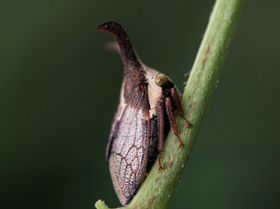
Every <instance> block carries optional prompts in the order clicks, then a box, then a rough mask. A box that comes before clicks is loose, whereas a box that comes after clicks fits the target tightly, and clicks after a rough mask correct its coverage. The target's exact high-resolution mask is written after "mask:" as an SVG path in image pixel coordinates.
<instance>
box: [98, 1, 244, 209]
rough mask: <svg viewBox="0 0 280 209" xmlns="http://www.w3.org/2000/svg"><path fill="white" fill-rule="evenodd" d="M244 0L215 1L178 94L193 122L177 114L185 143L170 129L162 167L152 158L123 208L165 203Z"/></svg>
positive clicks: (101, 207)
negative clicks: (189, 126) (133, 195)
mask: <svg viewBox="0 0 280 209" xmlns="http://www.w3.org/2000/svg"><path fill="white" fill-rule="evenodd" d="M244 2H245V0H217V1H216V3H215V6H214V9H213V12H212V14H211V17H210V20H209V23H208V26H207V29H206V32H205V35H204V38H203V41H202V43H201V46H200V49H199V51H198V54H197V57H196V59H195V62H194V65H193V67H192V71H191V74H190V77H189V80H188V84H187V86H186V88H185V91H184V94H183V97H182V104H183V107H184V109H185V114H186V115H185V117H186V118H187V119H188V120H189V121H190V122H191V123H192V124H193V127H192V128H190V129H188V128H186V124H185V122H184V121H182V120H180V119H179V118H178V122H179V130H180V133H181V137H182V139H183V140H184V143H185V146H184V147H183V148H179V147H178V143H177V140H176V137H175V136H174V135H173V134H172V133H170V134H169V136H168V138H167V140H166V143H165V151H164V154H163V163H164V166H165V169H163V170H159V169H158V168H159V165H158V162H156V163H155V165H154V167H153V168H152V170H151V172H150V173H149V175H148V176H147V178H146V180H145V181H144V183H143V184H142V186H141V188H140V189H139V191H138V192H137V194H136V196H135V197H134V198H133V200H132V202H131V203H130V204H129V205H128V206H126V207H123V208H125V209H148V208H149V209H151V208H153V209H165V208H167V207H168V205H169V202H170V198H171V196H172V194H173V193H174V190H175V188H176V186H177V184H178V181H179V179H180V178H181V176H182V171H183V168H184V166H185V164H186V162H187V160H188V158H189V156H190V152H191V150H192V146H193V144H194V142H195V139H196V138H197V135H198V132H199V129H200V125H201V122H202V119H203V116H204V113H205V110H206V107H207V105H208V103H209V99H210V97H211V95H212V92H213V90H214V89H215V86H216V84H217V81H218V77H219V72H220V71H221V69H222V65H223V63H224V60H225V57H226V54H227V51H228V47H229V44H230V41H231V39H232V37H233V34H234V30H235V27H236V26H237V23H238V20H239V18H240V15H241V11H242V8H243V5H244ZM96 208H98V209H109V208H108V207H107V206H106V205H105V203H104V202H102V201H100V200H99V201H98V202H97V203H96Z"/></svg>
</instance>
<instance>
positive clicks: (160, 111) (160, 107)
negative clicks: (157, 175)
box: [156, 99, 165, 169]
mask: <svg viewBox="0 0 280 209" xmlns="http://www.w3.org/2000/svg"><path fill="white" fill-rule="evenodd" d="M156 111H157V127H158V163H159V169H163V165H162V162H161V158H162V152H163V146H164V139H165V136H164V103H163V99H161V100H160V101H159V102H158V104H157V107H156Z"/></svg>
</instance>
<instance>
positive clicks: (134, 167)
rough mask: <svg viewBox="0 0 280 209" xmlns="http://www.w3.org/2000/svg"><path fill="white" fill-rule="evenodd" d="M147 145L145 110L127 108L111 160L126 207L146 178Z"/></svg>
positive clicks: (112, 148)
mask: <svg viewBox="0 0 280 209" xmlns="http://www.w3.org/2000/svg"><path fill="white" fill-rule="evenodd" d="M148 145H149V139H148V121H147V120H145V110H144V109H143V108H141V107H137V106H136V107H135V106H134V105H133V106H132V105H128V106H127V107H126V108H125V110H124V112H123V115H122V117H121V119H120V121H119V124H118V131H117V134H116V137H115V138H114V141H113V142H112V146H111V152H110V158H109V167H110V173H111V177H112V180H113V184H114V187H115V190H116V193H117V195H118V197H119V199H120V201H121V203H122V204H123V205H125V204H127V203H128V202H129V201H130V199H131V198H132V197H133V195H134V194H135V192H136V191H137V189H138V188H139V186H140V184H141V183H142V181H143V179H144V177H145V173H146V167H147V160H148Z"/></svg>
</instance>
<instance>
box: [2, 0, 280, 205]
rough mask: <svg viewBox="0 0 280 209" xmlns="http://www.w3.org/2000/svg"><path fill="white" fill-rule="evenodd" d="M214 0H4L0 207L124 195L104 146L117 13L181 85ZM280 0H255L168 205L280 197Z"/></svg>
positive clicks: (140, 46) (114, 75)
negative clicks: (111, 31)
mask: <svg viewBox="0 0 280 209" xmlns="http://www.w3.org/2000/svg"><path fill="white" fill-rule="evenodd" d="M213 4H214V0H212V1H205V0H198V1H191V0H178V1H176V2H174V1H148V0H141V1H140V0H138V1H133V2H132V1H129V0H125V1H107V0H106V1H105V0H103V1H101V0H79V1H73V0H67V1H66V0H57V1H55V0H46V1H35V0H34V1H30V0H27V1H19V0H18V1H16V0H11V1H7V0H2V1H1V2H0V27H1V32H0V98H1V99H0V191H1V196H0V198H1V201H0V207H1V208H3V209H4V208H5V209H8V208H11V209H14V208H15V209H17V208H20V209H25V208H26V209H90V208H94V203H95V201H96V200H97V199H99V198H101V199H104V200H105V201H106V203H108V205H109V206H115V207H116V206H119V205H120V204H119V203H118V200H117V198H116V195H115V192H114V190H113V186H112V184H111V179H110V176H109V172H108V167H107V165H106V162H105V159H104V149H105V145H106V142H107V138H108V135H109V131H110V126H111V120H112V117H113V114H114V112H115V110H116V106H117V103H118V98H119V89H120V85H121V81H122V76H123V71H122V69H123V68H122V63H121V61H120V59H119V57H118V56H117V55H116V54H114V53H112V52H108V51H106V50H104V44H106V43H107V42H109V41H112V38H111V37H109V36H108V35H107V34H104V33H101V32H99V31H97V30H96V28H95V26H96V25H97V24H99V23H101V22H103V21H105V20H111V19H113V20H117V21H119V22H120V23H122V24H123V25H124V26H125V27H126V28H127V30H128V31H129V34H130V38H131V40H132V42H133V44H134V46H135V48H136V49H137V51H138V54H139V55H140V57H141V58H142V60H143V61H144V62H145V63H146V64H147V65H150V66H152V67H155V68H156V69H159V70H160V71H162V72H164V73H166V74H168V75H170V76H171V77H172V79H173V80H174V82H175V83H176V84H177V86H178V88H179V89H180V90H182V89H183V83H184V82H185V77H184V74H185V73H186V72H188V71H189V70H190V69H191V67H192V63H193V61H194V58H195V55H196V52H197V50H198V47H199V44H200V41H201V39H202V35H203V33H204V30H205V28H206V25H207V22H208V17H209V14H210V12H211V9H212V6H213ZM279 6H280V2H279V1H269V2H267V3H264V2H262V1H248V3H247V6H246V8H245V10H244V14H243V16H242V18H241V22H240V24H239V26H238V30H237V32H236V35H235V37H234V40H233V42H232V46H231V49H230V53H229V54H228V57H227V60H226V63H225V65H224V69H223V73H222V75H221V77H220V80H219V85H218V88H217V90H216V92H215V95H214V96H213V99H212V100H211V104H210V106H209V108H208V113H207V115H206V117H205V120H204V123H203V126H202V129H201V132H200V135H199V138H198V140H197V143H196V145H195V147H194V150H193V152H192V155H191V158H190V161H189V163H188V166H187V167H186V169H185V171H184V175H183V178H182V180H181V183H180V185H179V187H178V189H177V191H176V193H175V195H174V198H173V199H172V203H171V207H170V208H174V209H175V208H176V209H180V208H189V209H205V208H215V209H225V208H226V209H236V208H239V209H243V208H244V209H258V208H259V209H263V208H269V209H270V208H280V203H279V194H280V178H279V176H280V168H279V160H280V153H279V147H280V137H279V130H280V128H279V116H280V111H279V107H280V93H279V90H280V82H279V77H280V68H279V67H280V64H279V61H280V59H279V49H280V39H279V37H280V28H279V20H280V15H279Z"/></svg>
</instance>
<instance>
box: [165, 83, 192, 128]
mask: <svg viewBox="0 0 280 209" xmlns="http://www.w3.org/2000/svg"><path fill="white" fill-rule="evenodd" d="M170 94H171V97H172V100H173V102H174V105H175V107H176V110H177V111H178V114H179V115H180V116H181V117H182V118H183V119H184V121H185V122H186V124H187V125H186V126H187V128H190V127H192V124H191V123H190V122H189V121H188V120H186V118H185V116H184V110H183V107H182V105H181V102H180V98H179V94H178V92H177V90H176V88H174V87H173V88H171V89H170Z"/></svg>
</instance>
